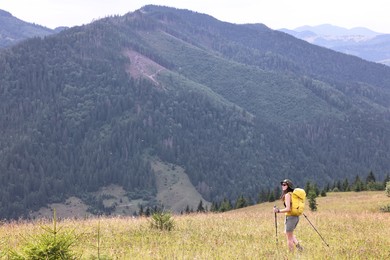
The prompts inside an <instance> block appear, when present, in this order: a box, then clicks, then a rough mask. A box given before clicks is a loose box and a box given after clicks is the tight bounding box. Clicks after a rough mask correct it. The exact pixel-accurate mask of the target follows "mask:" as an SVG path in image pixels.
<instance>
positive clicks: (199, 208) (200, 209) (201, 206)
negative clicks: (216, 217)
mask: <svg viewBox="0 0 390 260" xmlns="http://www.w3.org/2000/svg"><path fill="white" fill-rule="evenodd" d="M196 212H205V210H204V207H203V201H202V200H200V202H199V204H198V208H197V209H196Z"/></svg>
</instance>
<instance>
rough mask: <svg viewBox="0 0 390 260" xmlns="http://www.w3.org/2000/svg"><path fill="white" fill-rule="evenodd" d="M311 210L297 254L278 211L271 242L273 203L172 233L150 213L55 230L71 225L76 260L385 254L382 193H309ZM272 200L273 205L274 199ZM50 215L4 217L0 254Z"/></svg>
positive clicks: (388, 250) (192, 219) (188, 218)
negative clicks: (313, 197)
mask: <svg viewBox="0 0 390 260" xmlns="http://www.w3.org/2000/svg"><path fill="white" fill-rule="evenodd" d="M317 203H318V211H317V212H310V210H309V208H308V206H307V210H306V215H307V216H308V218H309V220H310V221H311V223H312V224H313V225H314V226H315V227H316V229H317V230H318V231H319V232H320V234H321V235H322V236H323V238H324V239H325V241H326V242H327V243H328V244H329V247H327V246H326V245H325V243H324V242H323V241H322V240H321V238H320V236H319V235H318V234H317V233H316V231H315V230H314V229H313V227H312V226H311V225H310V223H309V222H308V221H307V220H306V219H305V217H303V216H302V217H301V219H300V222H299V224H298V228H297V230H296V233H295V234H296V236H297V238H298V240H300V242H301V244H302V245H303V247H304V251H303V252H295V253H294V254H291V253H288V252H287V246H286V242H285V237H284V234H283V229H284V223H283V220H284V216H283V215H282V214H278V216H277V223H278V232H277V240H278V241H276V235H275V222H274V220H275V219H274V214H273V212H272V207H273V203H263V204H259V205H255V206H251V207H247V208H243V209H240V210H234V211H229V212H225V213H216V214H214V213H208V214H191V215H181V216H173V219H174V223H175V227H174V229H173V230H172V231H159V230H156V229H152V228H150V219H148V218H131V217H107V218H94V219H78V220H75V219H65V220H59V221H58V222H57V228H59V229H60V231H59V232H60V233H61V232H67V231H71V232H74V234H75V235H76V236H77V242H76V243H75V244H74V245H73V246H72V247H71V248H72V252H73V253H75V255H77V256H78V258H80V259H390V213H383V212H380V211H379V208H380V207H381V206H384V205H388V204H390V198H389V197H387V196H386V194H385V192H384V191H383V192H359V193H356V192H346V193H328V196H327V197H319V198H317ZM276 204H277V206H279V207H280V206H281V202H280V201H278V202H277V203H276ZM42 226H44V227H50V228H52V226H53V223H52V221H51V220H37V221H32V222H23V221H15V222H10V223H8V222H4V223H2V224H1V225H0V252H1V253H0V255H2V258H1V259H8V258H9V256H10V255H9V254H7V253H6V252H7V250H8V249H11V250H14V251H16V252H19V251H18V250H21V248H22V247H23V246H24V245H25V244H26V241H31V240H33V239H34V237H35V236H36V235H37V234H39V233H42V232H47V231H45V230H44V229H43V228H42Z"/></svg>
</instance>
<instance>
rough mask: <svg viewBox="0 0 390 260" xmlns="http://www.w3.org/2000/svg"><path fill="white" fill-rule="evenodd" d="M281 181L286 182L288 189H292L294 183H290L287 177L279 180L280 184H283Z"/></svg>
mask: <svg viewBox="0 0 390 260" xmlns="http://www.w3.org/2000/svg"><path fill="white" fill-rule="evenodd" d="M283 183H286V184H287V186H288V187H290V189H294V184H293V183H292V181H291V180H289V179H285V180H283V181H281V182H280V184H283Z"/></svg>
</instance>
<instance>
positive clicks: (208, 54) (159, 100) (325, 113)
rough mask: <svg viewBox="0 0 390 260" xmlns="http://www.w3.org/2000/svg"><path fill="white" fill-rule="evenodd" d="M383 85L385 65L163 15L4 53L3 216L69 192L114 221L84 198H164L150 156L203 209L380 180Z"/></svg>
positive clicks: (177, 14)
mask: <svg viewBox="0 0 390 260" xmlns="http://www.w3.org/2000/svg"><path fill="white" fill-rule="evenodd" d="M389 86H390V68H389V67H387V66H384V65H380V64H375V63H371V62H367V61H364V60H362V59H360V58H357V57H353V56H348V55H344V54H341V53H338V52H335V51H332V50H328V49H325V48H321V47H318V46H315V45H311V44H309V43H306V42H304V41H301V40H297V39H296V38H294V37H292V36H289V35H287V34H285V33H281V32H278V31H273V30H270V29H269V28H267V27H266V26H264V25H261V24H251V25H250V24H247V25H235V24H229V23H224V22H221V21H218V20H216V19H214V18H213V17H210V16H208V15H205V14H199V13H195V12H191V11H188V10H179V9H173V8H168V7H161V6H146V7H144V8H142V9H140V10H138V11H136V12H133V13H128V14H126V15H124V16H116V17H107V18H104V19H101V20H98V21H95V22H93V23H91V24H88V25H85V26H80V27H74V28H70V29H68V30H65V31H62V32H60V33H58V34H56V35H53V36H50V37H46V38H44V39H40V38H34V39H30V40H27V41H25V42H23V43H21V44H18V45H17V46H14V47H12V48H8V49H5V50H3V51H1V52H0V93H1V95H0V113H1V117H0V126H1V129H0V131H1V135H0V155H1V157H0V187H1V189H0V199H1V201H2V204H1V206H0V215H1V216H3V217H6V218H18V217H20V216H26V215H27V214H28V212H29V211H31V210H37V209H39V208H40V207H41V206H43V205H46V204H47V203H56V202H61V201H65V199H66V198H68V197H71V196H77V197H79V198H81V199H83V200H84V201H85V202H88V203H89V204H93V205H97V206H98V207H100V209H99V210H100V212H103V213H104V212H105V213H110V212H112V210H113V208H111V207H105V206H104V205H103V203H102V201H101V200H100V199H96V198H92V197H91V196H90V194H93V193H94V192H97V191H98V190H99V189H101V188H102V187H106V186H109V185H111V184H115V185H119V186H121V187H122V188H123V189H124V190H125V191H126V192H127V197H128V199H129V200H138V199H142V200H147V201H149V202H153V201H156V196H157V186H158V184H157V180H156V175H155V174H156V173H155V168H154V167H153V165H154V163H155V162H156V160H158V161H161V162H163V163H166V164H167V165H172V167H181V169H183V171H182V173H183V174H186V175H188V178H189V180H190V181H191V184H192V186H194V187H195V188H196V190H197V191H198V192H199V193H200V194H201V196H202V198H203V199H205V200H207V201H214V200H216V201H220V200H222V199H223V198H229V199H235V198H237V197H238V196H239V195H241V194H244V195H246V196H249V197H251V198H252V199H253V200H255V199H256V197H257V195H258V193H259V191H260V190H261V189H270V188H273V187H274V186H275V185H277V184H278V183H279V181H280V179H284V178H285V177H289V178H292V179H294V180H295V182H296V183H297V184H299V183H301V184H303V183H304V182H306V181H308V180H315V181H316V182H318V183H319V184H327V183H328V182H333V181H334V179H342V178H349V179H352V178H354V177H355V176H356V175H357V174H365V173H368V172H369V171H371V170H372V171H373V172H374V173H375V174H376V175H377V176H378V178H379V179H381V178H384V176H385V174H386V173H387V171H388V169H389V162H390V134H389V131H390V130H389V129H390V112H389V111H390V102H389V100H390V87H389ZM151 158H153V159H151ZM189 206H190V207H195V206H196V205H189ZM175 210H178V211H179V210H183V209H180V208H176V209H175Z"/></svg>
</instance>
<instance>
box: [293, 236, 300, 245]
mask: <svg viewBox="0 0 390 260" xmlns="http://www.w3.org/2000/svg"><path fill="white" fill-rule="evenodd" d="M293 241H294V244H296V245H298V244H299V242H298V239H297V237H296V236H295V235H293Z"/></svg>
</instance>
